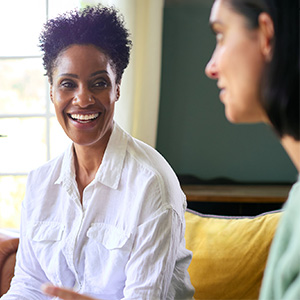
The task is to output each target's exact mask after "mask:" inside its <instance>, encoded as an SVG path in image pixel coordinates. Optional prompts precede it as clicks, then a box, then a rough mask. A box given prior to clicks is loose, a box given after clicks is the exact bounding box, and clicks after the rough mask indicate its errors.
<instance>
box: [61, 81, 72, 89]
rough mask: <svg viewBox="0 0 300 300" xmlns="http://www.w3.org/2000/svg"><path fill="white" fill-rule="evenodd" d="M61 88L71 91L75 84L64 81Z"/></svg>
mask: <svg viewBox="0 0 300 300" xmlns="http://www.w3.org/2000/svg"><path fill="white" fill-rule="evenodd" d="M60 86H61V87H64V88H69V89H70V88H73V87H75V83H74V82H72V81H69V80H64V81H62V82H61V84H60Z"/></svg>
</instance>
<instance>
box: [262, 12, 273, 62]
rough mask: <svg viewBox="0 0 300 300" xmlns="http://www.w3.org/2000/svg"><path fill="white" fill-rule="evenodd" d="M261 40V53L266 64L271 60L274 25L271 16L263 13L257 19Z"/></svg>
mask: <svg viewBox="0 0 300 300" xmlns="http://www.w3.org/2000/svg"><path fill="white" fill-rule="evenodd" d="M258 24H259V29H260V35H261V36H260V38H261V51H262V54H263V56H264V57H265V60H266V61H267V62H269V61H271V59H272V50H273V39H274V24H273V20H272V18H271V16H270V15H269V14H267V13H265V12H263V13H261V14H260V15H259V17H258Z"/></svg>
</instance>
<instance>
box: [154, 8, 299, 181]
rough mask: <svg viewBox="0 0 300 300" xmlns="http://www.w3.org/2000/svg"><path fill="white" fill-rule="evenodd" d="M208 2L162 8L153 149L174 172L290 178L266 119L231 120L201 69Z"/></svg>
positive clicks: (208, 42)
mask: <svg viewBox="0 0 300 300" xmlns="http://www.w3.org/2000/svg"><path fill="white" fill-rule="evenodd" d="M209 12H210V7H209V5H208V4H199V5H173V6H167V7H165V10H164V32H163V55H162V84H161V99H160V112H159V124H158V136H157V150H158V151H159V152H160V153H162V155H163V156H164V157H165V158H166V159H167V160H168V161H169V163H170V164H171V166H172V167H173V168H174V170H175V172H176V173H177V174H191V175H195V176H198V177H200V178H202V179H212V178H216V177H228V178H231V179H235V180H241V181H258V182H266V181H271V182H285V181H288V182H293V181H295V180H296V176H297V172H296V169H295V168H294V166H293V164H292V163H291V161H290V159H289V158H288V156H287V154H286V153H285V151H284V150H283V148H282V146H281V145H280V143H279V142H278V140H277V137H276V136H275V134H274V133H273V132H272V131H271V129H270V128H268V127H267V126H266V125H264V124H258V125H233V124H230V123H229V122H228V121H227V120H226V118H225V116H224V107H223V104H222V103H221V102H220V101H219V97H218V92H219V91H218V89H217V87H216V82H215V81H213V80H210V79H208V78H207V77H206V76H205V74H204V68H205V65H206V63H207V61H208V60H209V58H210V55H211V53H212V51H213V49H214V45H215V37H214V36H213V34H212V32H211V30H210V29H209V25H208V19H209Z"/></svg>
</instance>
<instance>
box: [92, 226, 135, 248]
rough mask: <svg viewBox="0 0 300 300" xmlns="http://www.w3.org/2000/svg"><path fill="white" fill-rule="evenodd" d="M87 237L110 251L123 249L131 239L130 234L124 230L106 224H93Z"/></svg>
mask: <svg viewBox="0 0 300 300" xmlns="http://www.w3.org/2000/svg"><path fill="white" fill-rule="evenodd" d="M87 236H88V237H89V238H91V239H93V240H95V241H96V242H98V243H101V244H102V245H103V246H104V247H105V248H106V249H109V250H113V249H118V248H122V247H123V246H124V245H125V244H126V242H127V241H128V239H129V238H130V234H129V235H128V234H126V232H125V231H123V230H122V229H119V228H117V227H115V226H112V225H109V224H104V223H93V224H92V225H91V227H90V228H89V230H88V232H87Z"/></svg>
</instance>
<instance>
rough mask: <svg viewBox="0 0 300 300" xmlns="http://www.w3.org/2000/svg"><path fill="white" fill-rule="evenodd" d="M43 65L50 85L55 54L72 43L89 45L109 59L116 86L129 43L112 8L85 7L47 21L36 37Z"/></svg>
mask: <svg viewBox="0 0 300 300" xmlns="http://www.w3.org/2000/svg"><path fill="white" fill-rule="evenodd" d="M39 42H40V43H39V46H40V48H41V50H42V52H43V65H44V68H45V70H46V75H47V76H48V78H49V82H50V83H51V84H52V74H53V68H54V67H55V63H56V59H57V58H58V56H59V54H60V53H61V52H62V51H63V50H66V49H67V48H68V47H70V46H71V45H74V44H79V45H93V46H95V47H97V48H98V49H99V50H101V51H102V52H104V53H105V54H106V55H108V57H109V58H110V60H111V62H112V66H113V67H114V69H115V72H116V81H117V82H118V83H119V82H120V80H121V78H122V75H123V72H124V70H125V68H126V67H127V65H128V63H129V57H130V50H131V46H132V42H131V40H130V39H129V32H128V30H127V29H126V28H125V26H124V19H123V16H122V15H121V14H120V13H119V12H118V10H117V9H116V8H114V7H105V6H103V5H101V4H99V5H97V6H87V7H86V8H84V9H81V10H73V11H70V12H66V13H64V14H62V15H59V16H58V17H56V18H54V19H51V20H49V21H47V23H46V24H45V25H44V28H43V31H42V32H41V35H40V38H39Z"/></svg>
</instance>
